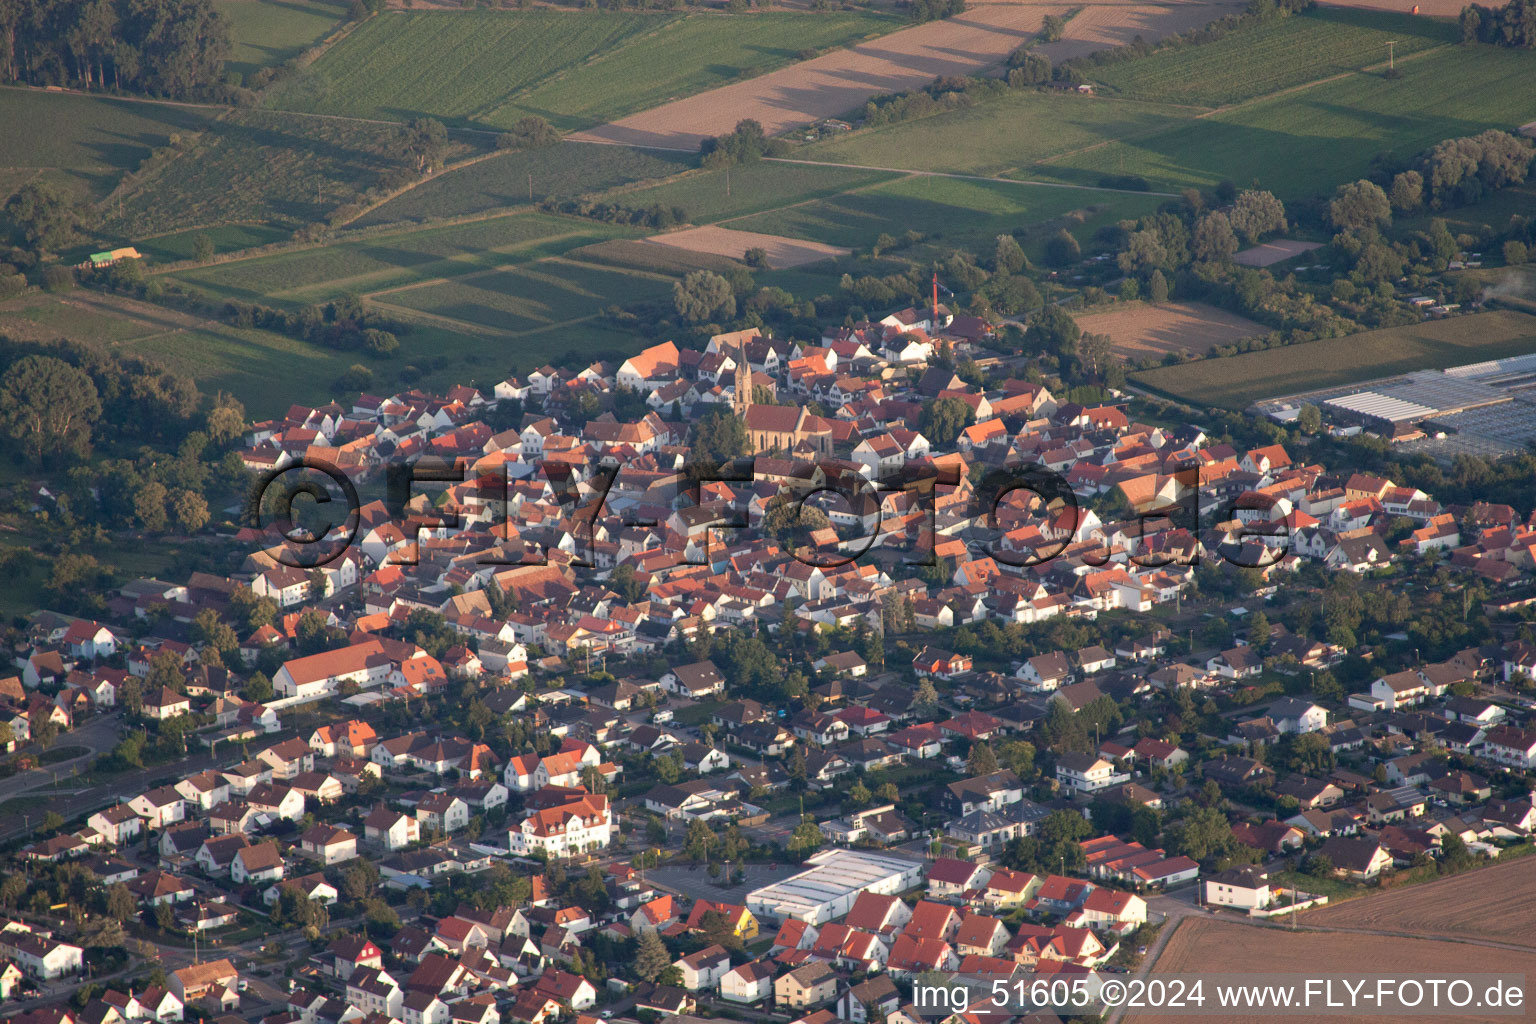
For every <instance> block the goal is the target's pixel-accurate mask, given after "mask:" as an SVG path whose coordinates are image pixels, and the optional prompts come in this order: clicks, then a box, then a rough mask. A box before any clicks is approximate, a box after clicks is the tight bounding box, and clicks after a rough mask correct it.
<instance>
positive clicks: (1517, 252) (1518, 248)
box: [1504, 239, 1529, 267]
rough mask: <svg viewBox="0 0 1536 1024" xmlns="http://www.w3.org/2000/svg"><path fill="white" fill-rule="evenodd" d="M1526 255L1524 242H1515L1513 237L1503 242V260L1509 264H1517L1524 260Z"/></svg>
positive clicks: (1527, 252) (1527, 253) (1527, 251)
mask: <svg viewBox="0 0 1536 1024" xmlns="http://www.w3.org/2000/svg"><path fill="white" fill-rule="evenodd" d="M1528 256H1529V250H1528V249H1527V248H1526V245H1525V243H1524V242H1517V241H1515V240H1514V239H1510V240H1509V241H1507V242H1505V243H1504V262H1505V263H1507V264H1508V265H1509V266H1511V267H1517V266H1519V265H1520V264H1522V263H1524V262H1525V261H1526V259H1527V258H1528Z"/></svg>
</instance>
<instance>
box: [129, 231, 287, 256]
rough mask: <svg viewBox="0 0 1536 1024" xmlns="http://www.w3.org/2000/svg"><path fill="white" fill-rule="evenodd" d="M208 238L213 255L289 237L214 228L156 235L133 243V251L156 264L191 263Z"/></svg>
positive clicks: (283, 232)
mask: <svg viewBox="0 0 1536 1024" xmlns="http://www.w3.org/2000/svg"><path fill="white" fill-rule="evenodd" d="M201 235H207V236H208V240H209V241H210V242H212V243H213V251H214V253H216V254H221V253H227V252H239V251H241V250H242V249H252V248H255V247H256V246H258V245H270V244H272V243H273V242H282V241H285V240H287V238H288V237H289V233H288V232H287V231H284V230H283V229H282V228H274V227H271V226H268V225H263V224H221V225H219V226H218V227H213V228H193V229H191V230H188V231H177V232H173V233H171V234H168V235H155V236H151V237H148V238H136V239H134V242H133V245H134V248H136V249H138V250H139V252H140V253H142V254H143V255H144V256H145V258H147V259H150V260H153V261H156V262H159V263H174V262H176V261H178V260H190V259H192V257H193V255H194V254H195V253H196V251H197V248H196V247H197V239H198V237H199V236H201Z"/></svg>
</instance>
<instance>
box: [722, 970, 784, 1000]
mask: <svg viewBox="0 0 1536 1024" xmlns="http://www.w3.org/2000/svg"><path fill="white" fill-rule="evenodd" d="M771 995H773V968H772V967H770V966H769V965H768V964H765V963H763V962H762V961H761V960H754V961H752V962H751V963H747V964H742V965H741V966H740V967H736V968H733V969H731V970H729V971H726V972H725V974H724V975H723V976H722V977H721V978H720V998H721V999H728V1000H730V1001H731V1002H733V1003H760V1002H762V1001H763V1000H764V999H767V998H768V997H769V996H771Z"/></svg>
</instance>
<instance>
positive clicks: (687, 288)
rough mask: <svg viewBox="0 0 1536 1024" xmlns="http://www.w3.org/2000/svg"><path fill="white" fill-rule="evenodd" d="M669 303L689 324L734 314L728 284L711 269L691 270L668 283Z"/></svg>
mask: <svg viewBox="0 0 1536 1024" xmlns="http://www.w3.org/2000/svg"><path fill="white" fill-rule="evenodd" d="M672 306H673V308H674V309H676V310H677V315H678V316H680V317H682V318H683V319H684V320H687V321H689V322H690V323H696V324H700V323H707V322H709V321H712V320H716V319H730V318H731V317H733V316H735V315H736V295H735V293H734V292H733V291H732V290H731V283H730V282H729V281H727V280H726V279H725V278H724V277H721V276H720V275H719V274H717V273H715V272H714V271H712V270H692V271H689V272H688V274H687V275H685V276H684V277H683V279H682V280H681V281H678V282H675V283H674V284H673V285H672Z"/></svg>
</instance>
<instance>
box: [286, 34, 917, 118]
mask: <svg viewBox="0 0 1536 1024" xmlns="http://www.w3.org/2000/svg"><path fill="white" fill-rule="evenodd" d="M899 25H900V22H899V21H898V20H897V19H896V18H894V17H893V16H891V15H885V14H877V13H870V12H772V13H752V14H745V15H740V16H726V15H718V14H708V13H690V14H681V15H677V14H648V13H639V12H621V11H583V12H579V13H578V12H570V11H554V10H529V11H489V10H474V11H411V12H402V11H387V12H385V13H384V14H381V15H379V16H378V17H375V18H372V19H370V20H369V21H368V22H366V23H364V24H363V25H361V26H359V27H358V28H357V29H356V30H355V31H354V32H352V33H351V34H350V35H348V36H347V38H346V39H344V40H343V41H342V42H340V43H338V44H337V45H336V46H335V47H333V48H332V49H331V50H329V51H328V52H327V53H326V54H325V55H324V56H322V57H321V58H320V60H318V61H316V62H315V64H314V65H312V66H311V67H310V68H309V69H308V70H307V71H306V72H305V73H303V74H301V75H299V76H295V78H294V79H292V80H291V81H289V82H286V83H284V84H283V85H281V86H279V87H278V89H277V90H276V91H275V92H274V94H273V95H272V97H271V98H270V100H269V103H270V105H272V106H276V107H283V108H288V109H294V110H306V111H314V112H321V113H331V114H345V115H349V116H353V117H370V118H383V119H387V120H405V119H409V118H412V117H417V116H421V115H432V116H434V117H438V118H442V119H443V120H445V121H448V122H451V123H457V124H461V125H471V126H476V127H485V128H507V127H509V126H511V125H512V124H513V123H514V122H515V121H516V120H517V119H518V118H520V117H524V116H526V115H528V114H538V115H541V116H543V117H545V118H547V119H549V121H550V122H551V123H552V124H554V125H555V126H556V127H558V128H561V129H570V128H579V127H586V126H591V125H597V124H601V123H603V122H604V121H608V120H611V119H613V118H616V117H620V116H622V115H624V114H626V113H630V112H632V111H635V110H641V109H644V108H646V107H649V106H654V105H656V104H658V103H662V102H665V101H666V100H668V99H671V98H674V97H677V96H682V95H687V94H689V93H693V92H698V91H702V90H705V89H710V88H713V87H715V86H717V85H722V84H724V83H727V82H730V81H734V80H736V79H738V78H741V77H743V76H749V75H754V74H758V73H760V72H762V71H766V70H768V69H770V68H773V67H777V66H780V65H784V64H788V63H790V62H791V61H792V60H794V59H795V57H796V54H797V53H799V52H800V51H802V50H806V49H820V48H823V47H833V46H841V45H844V44H846V43H848V42H850V41H853V40H857V39H862V38H866V37H869V36H873V35H877V34H880V33H882V32H885V31H889V30H891V29H893V28H896V27H898V26H899ZM733 123H734V122H733Z"/></svg>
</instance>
